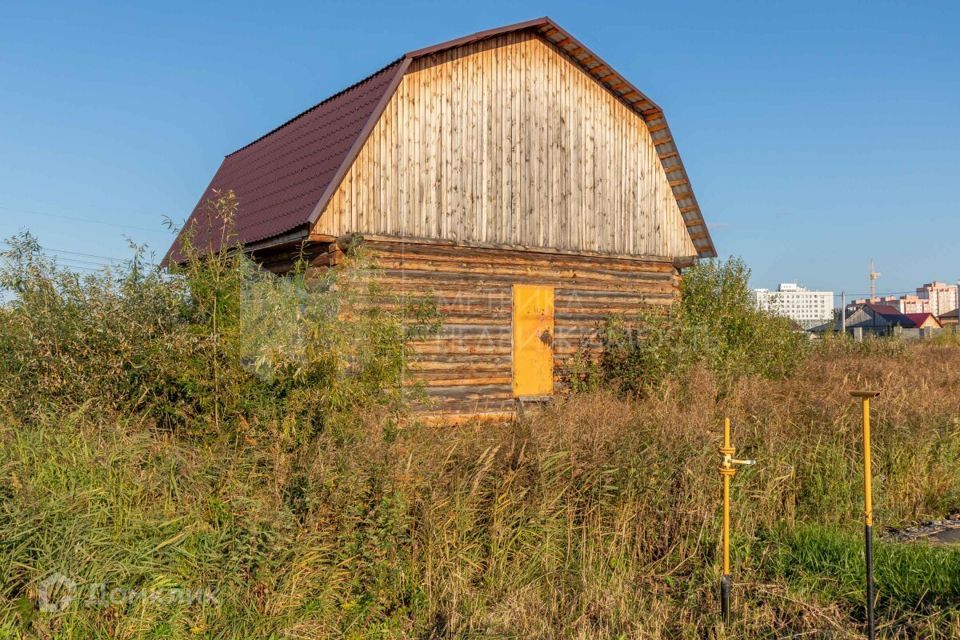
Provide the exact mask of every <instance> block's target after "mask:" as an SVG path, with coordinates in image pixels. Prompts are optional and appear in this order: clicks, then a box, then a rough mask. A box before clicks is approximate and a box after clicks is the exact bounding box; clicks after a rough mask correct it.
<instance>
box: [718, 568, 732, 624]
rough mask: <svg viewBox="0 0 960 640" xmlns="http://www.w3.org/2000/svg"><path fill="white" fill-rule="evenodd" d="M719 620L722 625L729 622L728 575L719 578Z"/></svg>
mask: <svg viewBox="0 0 960 640" xmlns="http://www.w3.org/2000/svg"><path fill="white" fill-rule="evenodd" d="M720 618H721V619H722V620H723V622H724V624H726V623H728V622H730V575H729V574H727V575H724V576H722V577H721V578H720Z"/></svg>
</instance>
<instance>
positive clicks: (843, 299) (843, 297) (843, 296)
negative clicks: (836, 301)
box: [840, 291, 847, 337]
mask: <svg viewBox="0 0 960 640" xmlns="http://www.w3.org/2000/svg"><path fill="white" fill-rule="evenodd" d="M840 335H842V336H844V337H846V335H847V292H846V291H841V292H840Z"/></svg>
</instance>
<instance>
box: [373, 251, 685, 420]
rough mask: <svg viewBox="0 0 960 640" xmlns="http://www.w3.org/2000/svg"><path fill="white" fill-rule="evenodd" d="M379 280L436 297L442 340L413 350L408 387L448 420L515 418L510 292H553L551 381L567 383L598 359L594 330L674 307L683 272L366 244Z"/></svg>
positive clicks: (599, 260) (645, 261) (541, 255)
mask: <svg viewBox="0 0 960 640" xmlns="http://www.w3.org/2000/svg"><path fill="white" fill-rule="evenodd" d="M364 246H365V247H366V249H367V251H368V252H369V255H371V256H372V258H373V261H374V263H375V264H376V266H377V267H378V270H379V271H378V274H377V278H378V279H379V280H380V281H381V282H382V284H383V285H384V286H385V287H386V288H387V289H388V290H389V291H391V292H394V293H397V294H399V295H401V296H402V295H411V296H416V295H422V294H423V293H425V292H432V293H433V294H434V295H435V296H436V300H437V305H438V309H439V311H440V312H441V314H442V316H443V325H442V329H441V331H440V333H439V334H438V335H436V336H434V337H431V338H430V339H428V340H424V341H421V342H417V343H414V344H413V350H414V352H415V358H414V361H413V362H412V364H411V369H410V384H411V386H413V385H422V386H423V390H424V391H425V393H426V396H427V403H426V404H421V405H419V406H418V407H417V409H418V410H419V411H420V412H422V413H425V414H429V415H430V416H431V419H434V420H438V421H441V422H451V421H453V422H456V421H459V420H461V419H471V420H473V419H477V418H483V417H489V418H491V419H502V418H506V417H509V416H511V415H513V413H514V411H515V409H516V407H517V404H516V401H515V399H514V396H513V389H512V375H513V362H512V335H513V334H512V315H513V309H512V289H513V286H514V285H518V284H534V285H546V286H552V287H554V296H555V310H554V323H555V324H554V336H553V344H552V348H553V354H554V356H553V357H554V379H555V385H556V389H558V390H559V389H561V388H562V387H563V386H564V374H565V372H566V370H567V366H568V364H569V360H570V358H571V356H573V355H574V353H576V352H577V351H578V350H580V349H586V350H588V351H590V350H592V351H594V352H596V350H597V349H598V347H599V341H598V334H597V329H598V328H599V327H600V326H601V324H602V322H603V321H604V319H605V318H607V317H609V316H610V315H612V314H629V313H632V312H636V311H637V310H638V309H639V307H640V305H641V304H643V303H645V304H662V305H668V304H670V303H672V302H673V301H674V300H675V299H676V296H677V295H678V289H679V283H680V275H679V272H678V270H677V269H675V268H674V266H673V264H672V263H671V261H670V260H668V259H659V260H658V259H650V258H629V257H612V256H599V255H594V256H587V255H575V254H565V253H557V252H550V251H529V250H510V249H495V248H483V247H464V246H454V245H452V244H451V243H441V242H416V241H412V242H405V241H402V240H396V239H390V238H382V239H376V240H374V239H370V238H366V239H365V242H364Z"/></svg>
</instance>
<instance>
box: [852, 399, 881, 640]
mask: <svg viewBox="0 0 960 640" xmlns="http://www.w3.org/2000/svg"><path fill="white" fill-rule="evenodd" d="M850 395H852V396H853V397H855V398H860V402H861V406H862V410H863V515H864V521H863V538H864V550H865V556H866V564H867V603H866V604H867V638H869V640H874V637H875V633H876V631H875V628H874V620H873V601H874V592H873V471H872V469H871V455H870V398H876V397H877V396H879V395H880V392H879V391H853V392H851V394H850Z"/></svg>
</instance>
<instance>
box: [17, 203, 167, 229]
mask: <svg viewBox="0 0 960 640" xmlns="http://www.w3.org/2000/svg"><path fill="white" fill-rule="evenodd" d="M0 209H3V210H4V211H13V212H14V213H26V214H30V215H34V216H44V217H48V218H59V219H61V220H73V221H76V222H86V223H88V224H101V225H105V226H108V227H115V228H118V229H136V230H138V231H149V232H151V233H157V232H159V231H164V230H163V229H148V228H147V227H138V226H136V225H130V224H117V223H116V222H108V221H106V220H93V219H91V218H87V217H82V216H71V215H66V214H62V213H51V212H49V211H36V210H33V209H20V208H18V207H8V206H4V205H0Z"/></svg>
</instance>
